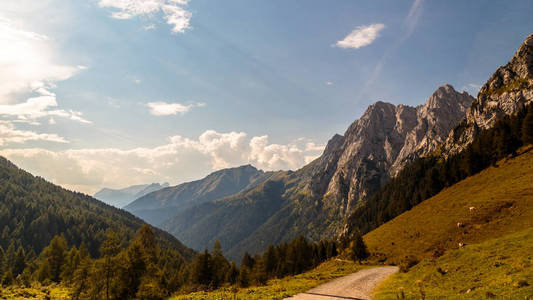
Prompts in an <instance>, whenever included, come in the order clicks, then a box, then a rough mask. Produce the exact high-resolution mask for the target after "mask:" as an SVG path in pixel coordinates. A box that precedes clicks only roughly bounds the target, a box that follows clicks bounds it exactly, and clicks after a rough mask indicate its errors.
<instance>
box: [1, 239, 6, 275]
mask: <svg viewBox="0 0 533 300" xmlns="http://www.w3.org/2000/svg"><path fill="white" fill-rule="evenodd" d="M5 260H6V255H5V253H4V248H2V246H0V276H2V274H4V269H5V266H6V262H5Z"/></svg>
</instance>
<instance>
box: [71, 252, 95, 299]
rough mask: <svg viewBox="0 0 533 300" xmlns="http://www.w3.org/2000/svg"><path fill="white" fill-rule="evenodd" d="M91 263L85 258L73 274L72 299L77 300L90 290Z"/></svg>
mask: <svg viewBox="0 0 533 300" xmlns="http://www.w3.org/2000/svg"><path fill="white" fill-rule="evenodd" d="M91 267H92V265H91V261H90V259H89V258H88V257H86V258H83V259H82V260H81V261H80V264H79V266H78V268H77V269H76V271H75V272H74V274H73V278H72V283H73V289H72V294H71V296H72V299H74V300H77V299H79V298H80V296H81V295H82V294H83V293H86V292H87V290H89V289H90V286H89V276H90V274H91Z"/></svg>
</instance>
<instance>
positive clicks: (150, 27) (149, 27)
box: [143, 24, 156, 31]
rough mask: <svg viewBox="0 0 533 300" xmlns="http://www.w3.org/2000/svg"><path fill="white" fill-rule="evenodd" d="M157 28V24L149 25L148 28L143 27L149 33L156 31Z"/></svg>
mask: <svg viewBox="0 0 533 300" xmlns="http://www.w3.org/2000/svg"><path fill="white" fill-rule="evenodd" d="M155 28H156V26H155V24H148V25H146V26H143V29H144V30H146V31H148V30H154V29H155Z"/></svg>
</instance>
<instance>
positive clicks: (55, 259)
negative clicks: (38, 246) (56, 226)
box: [39, 235, 67, 282]
mask: <svg viewBox="0 0 533 300" xmlns="http://www.w3.org/2000/svg"><path fill="white" fill-rule="evenodd" d="M66 250H67V242H66V240H65V237H64V236H62V235H61V236H55V237H54V238H53V239H52V241H50V245H48V246H47V247H46V248H45V249H44V250H43V253H42V254H41V257H42V259H41V271H40V272H39V277H40V280H41V281H43V280H44V279H50V280H51V281H53V282H59V281H60V279H61V272H62V268H63V265H64V263H65V257H66ZM46 273H48V274H46Z"/></svg>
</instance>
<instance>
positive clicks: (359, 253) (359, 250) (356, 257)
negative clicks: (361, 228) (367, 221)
mask: <svg viewBox="0 0 533 300" xmlns="http://www.w3.org/2000/svg"><path fill="white" fill-rule="evenodd" d="M351 251H352V259H353V261H359V263H361V260H363V259H366V258H367V257H368V256H369V253H368V249H367V247H366V244H365V242H364V241H363V237H362V236H361V233H360V232H357V233H356V234H355V236H354V239H353V241H352V245H351Z"/></svg>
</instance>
